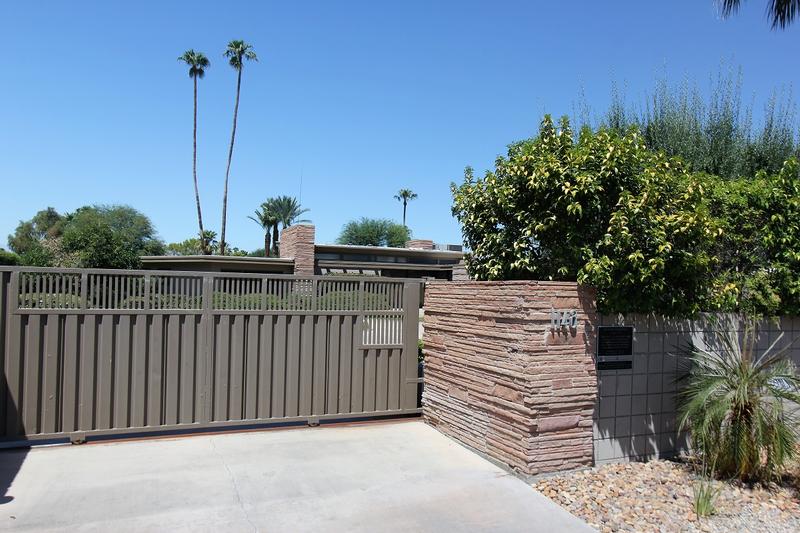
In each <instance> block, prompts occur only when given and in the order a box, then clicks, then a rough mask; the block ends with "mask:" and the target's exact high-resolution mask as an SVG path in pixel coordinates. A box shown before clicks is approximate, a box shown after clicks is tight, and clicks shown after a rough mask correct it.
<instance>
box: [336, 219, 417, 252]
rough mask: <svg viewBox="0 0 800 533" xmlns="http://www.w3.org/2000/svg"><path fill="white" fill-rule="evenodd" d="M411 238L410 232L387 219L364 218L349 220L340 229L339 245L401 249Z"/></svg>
mask: <svg viewBox="0 0 800 533" xmlns="http://www.w3.org/2000/svg"><path fill="white" fill-rule="evenodd" d="M409 238H411V231H410V230H409V229H408V228H407V227H406V226H404V225H402V224H397V223H395V222H392V221H391V220H388V219H379V218H366V217H363V218H361V219H360V220H351V221H350V222H348V223H347V224H345V226H344V228H342V232H341V234H340V235H339V238H338V239H337V240H336V242H337V243H339V244H353V245H359V246H392V247H397V248H400V247H403V246H404V245H405V243H406V241H407V240H408V239H409Z"/></svg>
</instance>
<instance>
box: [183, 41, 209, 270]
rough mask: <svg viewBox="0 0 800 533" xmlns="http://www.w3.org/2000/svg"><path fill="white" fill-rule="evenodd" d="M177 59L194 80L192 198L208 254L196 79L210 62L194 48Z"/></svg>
mask: <svg viewBox="0 0 800 533" xmlns="http://www.w3.org/2000/svg"><path fill="white" fill-rule="evenodd" d="M178 61H183V62H184V63H186V64H187V65H189V77H190V78H192V81H193V82H194V127H193V129H192V148H193V154H192V176H193V177H194V199H195V202H196V203H197V225H198V226H199V227H200V232H199V233H198V235H199V236H200V246H201V251H202V253H203V254H208V251H209V250H208V246H206V239H204V238H203V235H204V234H205V231H204V230H203V211H202V210H201V209H200V189H199V188H198V186H197V79H198V78H200V79H203V77H204V76H205V75H206V69H207V68H208V66H209V65H210V64H211V63H210V61H209V60H208V58H207V57H206V56H205V55H204V54H203V53H202V52H195V51H194V49H190V50H187V51H185V52H184V53H183V55H182V56H180V57H179V58H178Z"/></svg>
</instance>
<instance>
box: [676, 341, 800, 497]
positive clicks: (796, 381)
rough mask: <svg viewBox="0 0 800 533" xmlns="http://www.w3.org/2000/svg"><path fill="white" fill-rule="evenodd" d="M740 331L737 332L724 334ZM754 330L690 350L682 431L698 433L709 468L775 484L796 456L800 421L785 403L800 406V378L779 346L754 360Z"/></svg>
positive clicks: (682, 401)
mask: <svg viewBox="0 0 800 533" xmlns="http://www.w3.org/2000/svg"><path fill="white" fill-rule="evenodd" d="M724 329H729V330H735V328H724ZM756 337H757V335H756V334H755V328H754V327H753V326H752V325H748V326H747V327H745V331H744V333H743V335H742V338H741V340H740V339H739V334H737V333H736V332H735V331H733V332H731V331H720V332H718V333H717V334H716V336H715V339H714V343H713V344H714V346H715V347H714V348H708V347H700V346H697V345H695V344H693V343H691V344H690V345H689V346H688V348H687V350H686V355H687V356H688V361H689V362H690V368H689V369H688V373H687V375H686V377H685V380H686V383H685V387H684V388H683V390H682V391H681V393H680V408H679V411H680V428H681V429H688V430H690V431H691V436H692V441H693V443H694V447H695V449H696V450H697V451H698V452H699V453H700V454H701V455H702V459H703V461H704V464H711V465H714V467H715V468H716V471H717V472H718V473H719V474H720V475H723V476H730V477H736V478H738V479H740V480H743V481H759V480H767V479H770V478H773V477H774V476H775V475H776V474H777V473H779V472H780V470H781V469H782V467H783V466H784V465H785V464H786V462H787V461H789V460H791V459H792V458H793V456H794V455H795V454H796V448H795V446H796V444H797V439H798V435H797V428H798V426H797V422H798V420H797V417H796V416H795V415H794V414H793V413H792V411H791V406H790V407H789V408H788V409H787V406H785V405H784V403H785V402H794V403H798V402H800V377H798V375H797V372H796V370H795V367H794V365H793V364H792V362H791V361H790V360H789V359H788V358H787V357H786V354H787V351H788V349H789V346H787V347H785V348H783V349H780V350H776V349H775V346H776V345H777V343H778V342H779V341H780V337H779V339H778V340H776V341H775V342H774V343H773V344H772V345H771V346H770V347H769V348H768V349H767V350H766V351H765V352H764V353H763V355H761V356H756V353H755V340H756Z"/></svg>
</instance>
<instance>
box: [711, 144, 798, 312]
mask: <svg viewBox="0 0 800 533" xmlns="http://www.w3.org/2000/svg"><path fill="white" fill-rule="evenodd" d="M707 179H708V183H709V187H708V189H709V198H708V205H709V209H710V210H711V213H712V216H713V217H714V219H715V223H716V224H717V226H718V227H719V228H720V230H721V233H720V235H719V236H718V238H717V239H716V240H715V242H714V245H713V250H712V252H711V253H712V255H713V256H714V258H715V265H714V268H713V279H712V280H711V281H710V282H709V284H710V285H711V286H712V299H711V300H710V302H709V305H708V307H707V310H709V311H710V310H722V311H740V312H744V313H746V314H750V315H767V316H777V315H781V314H784V315H797V314H800V175H799V174H798V164H797V161H796V160H795V159H790V160H789V161H787V162H786V163H785V164H784V166H783V168H782V169H781V171H780V172H779V173H778V174H776V175H768V174H766V173H765V172H759V173H757V174H756V175H755V177H753V178H741V179H736V180H725V179H721V178H717V177H713V176H708V177H707Z"/></svg>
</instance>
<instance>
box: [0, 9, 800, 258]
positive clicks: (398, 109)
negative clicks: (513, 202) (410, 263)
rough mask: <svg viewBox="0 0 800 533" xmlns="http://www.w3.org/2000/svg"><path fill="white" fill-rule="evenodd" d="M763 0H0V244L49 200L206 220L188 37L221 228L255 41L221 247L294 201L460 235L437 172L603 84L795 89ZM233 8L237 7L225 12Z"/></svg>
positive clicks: (781, 35)
mask: <svg viewBox="0 0 800 533" xmlns="http://www.w3.org/2000/svg"><path fill="white" fill-rule="evenodd" d="M765 5H766V0H750V1H749V2H745V8H744V9H743V10H742V11H741V12H740V13H739V14H738V15H737V16H735V17H733V18H732V19H729V20H721V19H720V17H719V15H718V12H717V9H716V6H715V4H714V2H713V0H682V1H672V2H641V1H626V2H622V1H618V2H596V1H588V0H587V1H583V2H531V1H514V2H502V1H496V2H488V1H484V2H471V1H459V2H429V1H419V2H417V1H403V2H397V1H396V2H375V1H364V2H345V1H342V2H328V1H320V2H251V3H248V2H236V3H235V4H231V3H229V2H199V1H193V2H124V3H123V2H108V1H106V2H96V3H88V2H49V3H46V2H3V4H2V7H0V180H1V181H0V184H1V185H2V186H0V195H1V196H0V238H2V242H0V244H2V245H5V236H6V235H7V234H8V233H10V232H12V231H13V229H14V227H15V226H16V224H17V222H18V221H19V220H20V219H28V218H30V217H31V216H32V215H33V214H34V213H35V211H37V210H38V209H41V208H43V207H45V206H48V205H49V206H53V207H55V208H56V209H58V210H59V211H69V210H73V209H75V208H77V207H79V206H81V205H85V204H92V203H127V204H130V205H132V206H134V207H136V208H138V209H140V210H141V211H143V212H144V213H145V214H147V215H148V216H150V217H151V218H152V220H153V222H154V223H155V225H156V227H157V228H158V230H159V233H160V235H161V236H162V238H164V239H165V240H166V241H168V242H169V241H176V240H183V239H185V238H188V237H190V236H193V235H194V232H195V228H196V221H195V211H194V203H193V192H192V181H191V156H192V145H191V126H192V123H191V120H192V98H191V96H192V95H191V91H192V87H191V81H190V79H189V78H188V76H187V73H186V68H185V67H184V66H183V65H181V64H179V63H178V62H177V61H176V58H177V57H178V55H180V54H181V53H182V52H183V51H184V50H186V49H188V48H195V49H197V50H201V51H203V52H205V53H206V55H208V56H209V58H210V59H211V62H212V65H211V68H210V69H209V71H208V73H207V75H206V78H205V79H204V80H202V81H201V84H200V109H199V115H200V116H199V120H200V124H199V147H198V150H199V163H198V165H199V177H200V184H201V195H202V202H203V207H204V214H205V218H206V224H207V227H210V228H211V229H214V230H218V229H219V225H220V221H219V217H220V212H221V198H222V182H223V178H224V172H225V159H226V156H227V143H228V139H229V137H230V125H231V124H230V123H231V114H232V108H233V97H234V91H235V73H234V71H233V70H232V69H231V68H230V67H229V66H228V65H227V64H226V63H225V61H224V59H223V58H222V52H223V50H224V48H225V45H226V43H227V42H228V41H229V40H230V39H236V38H241V39H245V40H246V41H248V42H250V43H252V44H253V45H254V46H255V49H256V51H257V52H258V54H259V57H260V59H261V60H260V62H259V63H256V64H248V65H247V66H246V68H245V72H244V80H243V87H242V100H241V108H240V114H239V130H238V133H237V143H236V149H235V153H234V160H233V168H232V172H231V182H230V203H229V208H228V213H229V222H228V224H229V234H228V235H229V241H230V242H231V243H232V244H234V245H236V246H239V247H243V248H247V249H253V248H256V247H258V246H260V244H261V243H262V242H263V237H262V235H261V233H260V231H259V229H258V227H257V226H256V225H255V224H254V223H253V222H252V221H250V220H248V219H247V218H246V216H247V215H248V214H250V213H251V212H252V211H253V210H254V209H255V208H256V207H257V206H258V204H259V203H260V202H261V201H262V200H263V199H265V198H266V197H269V196H274V195H278V194H291V195H299V193H300V186H299V185H300V175H301V173H302V174H303V187H302V202H303V204H304V205H305V206H307V207H309V208H311V212H310V214H309V216H310V217H311V218H312V220H313V222H314V223H315V224H316V226H317V240H318V241H319V242H332V241H333V240H335V238H336V236H337V235H338V232H339V230H340V229H341V227H342V225H343V224H344V223H345V222H346V221H347V220H349V219H352V218H356V217H361V216H372V217H390V218H395V219H399V218H400V216H401V207H400V205H399V204H398V203H397V202H396V201H395V200H394V199H393V198H392V195H393V194H394V193H395V192H396V191H397V189H399V188H401V187H410V188H412V189H413V190H414V191H416V192H417V193H418V194H419V199H418V200H417V201H415V202H413V203H412V204H411V205H410V208H409V226H410V227H411V228H412V230H413V232H414V235H415V236H417V237H420V238H432V239H434V240H436V241H438V242H460V230H459V227H458V225H457V223H456V222H455V221H454V220H453V219H452V218H451V216H450V203H451V200H450V192H449V183H450V182H451V181H453V180H456V181H460V180H461V177H462V172H463V168H464V167H465V166H466V165H472V166H474V167H475V168H476V171H477V172H482V171H483V170H484V169H486V168H487V167H490V166H491V164H492V162H493V160H494V158H495V157H496V156H497V155H498V154H500V153H503V152H504V150H505V146H506V145H507V144H508V143H510V142H511V141H514V140H517V139H520V138H523V137H527V136H529V135H530V134H532V133H533V132H534V131H535V130H536V128H537V125H538V122H539V119H540V117H541V115H542V114H543V113H545V112H549V113H553V114H555V115H561V114H564V113H572V112H573V111H574V106H575V104H576V102H577V100H578V94H579V91H580V89H581V87H583V90H584V91H585V95H586V100H587V101H588V103H589V104H590V105H591V106H592V107H593V108H594V109H602V108H603V107H605V106H606V105H607V104H608V101H609V89H610V86H611V82H612V80H617V81H618V82H620V83H624V84H626V86H627V95H628V98H629V99H634V100H636V99H638V98H641V97H642V96H644V95H645V94H646V92H647V91H648V90H649V89H650V88H651V87H652V86H653V82H654V80H655V78H656V77H657V76H659V75H660V74H661V73H664V72H666V74H667V76H668V77H671V78H672V79H676V80H677V79H680V78H681V77H683V76H689V77H691V78H694V79H696V80H698V82H699V83H700V85H701V87H704V86H705V85H706V80H708V78H709V76H710V75H712V74H715V73H716V72H718V70H719V67H720V63H721V62H725V63H727V64H729V65H730V64H732V65H734V66H736V67H738V66H741V68H742V70H743V73H744V95H745V99H749V98H750V97H751V96H752V95H755V98H756V110H759V109H760V105H761V104H760V103H759V102H762V101H763V100H764V99H765V98H766V97H767V96H768V95H769V93H770V92H771V90H772V89H773V88H774V87H777V86H781V85H784V86H789V85H793V86H794V87H795V88H797V87H798V85H800V83H798V82H800V60H798V58H799V57H800V23H796V24H795V25H794V26H793V27H791V28H790V29H789V30H788V31H783V32H780V31H770V29H769V23H768V21H767V20H766V18H765V16H764V9H765ZM234 6H235V7H234Z"/></svg>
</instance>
